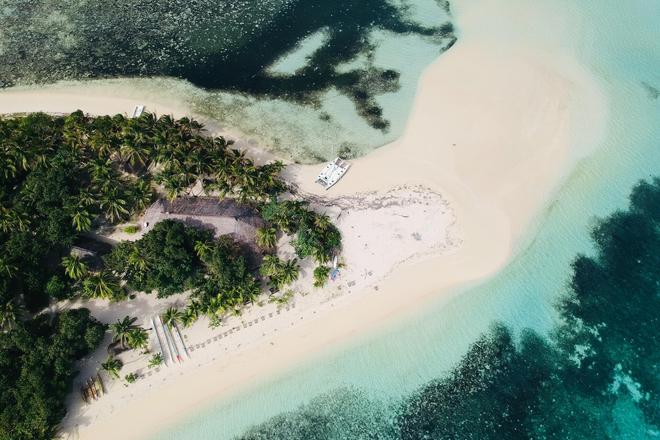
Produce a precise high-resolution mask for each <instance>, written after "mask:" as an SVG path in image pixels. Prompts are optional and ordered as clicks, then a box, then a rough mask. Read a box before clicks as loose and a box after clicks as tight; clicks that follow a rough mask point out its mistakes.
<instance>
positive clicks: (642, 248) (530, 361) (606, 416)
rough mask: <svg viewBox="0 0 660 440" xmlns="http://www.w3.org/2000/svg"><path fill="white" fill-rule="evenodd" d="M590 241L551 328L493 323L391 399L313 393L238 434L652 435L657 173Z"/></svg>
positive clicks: (658, 278) (657, 337)
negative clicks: (441, 367)
mask: <svg viewBox="0 0 660 440" xmlns="http://www.w3.org/2000/svg"><path fill="white" fill-rule="evenodd" d="M592 238H593V241H594V243H595V245H596V246H595V247H596V251H597V252H596V254H595V255H594V256H585V255H580V256H578V257H577V258H576V260H575V261H574V263H573V266H572V269H573V276H572V280H571V284H570V286H569V289H568V292H567V293H566V294H564V295H562V296H561V299H560V301H559V302H558V304H557V307H558V309H559V311H560V314H561V317H562V323H561V324H560V325H559V326H558V327H557V328H556V329H555V330H554V332H553V333H552V334H551V335H550V336H549V337H547V338H546V337H542V336H540V335H538V334H535V333H534V332H532V331H530V330H525V331H523V332H522V333H521V334H520V336H519V337H517V338H516V337H514V335H512V334H511V332H510V330H508V329H507V328H506V327H505V326H503V325H501V324H497V325H495V326H494V327H493V329H492V330H491V331H490V332H489V333H487V334H485V335H483V336H482V337H481V338H479V340H477V341H476V342H475V343H474V344H473V345H472V347H471V348H470V350H469V351H468V352H467V354H465V356H464V357H463V359H462V360H461V362H460V363H459V365H457V366H456V367H455V368H454V369H453V370H452V371H451V372H450V374H448V375H447V376H443V377H440V378H438V379H436V380H434V381H432V382H430V383H428V384H426V385H424V386H422V387H421V388H420V389H418V390H417V391H416V392H415V393H413V394H412V395H411V396H408V397H407V398H405V399H403V400H402V401H401V402H399V403H398V404H397V405H394V406H389V405H387V406H386V405H384V404H378V403H377V402H374V401H372V400H369V399H368V398H367V397H365V396H364V395H361V394H359V393H358V392H353V393H352V394H351V395H348V394H347V395H345V396H346V397H347V398H346V399H343V400H341V399H340V400H337V399H334V400H332V401H333V402H334V406H330V407H328V406H327V405H329V404H330V403H329V401H326V399H328V398H329V397H328V396H321V397H319V398H317V399H315V400H314V401H313V402H312V403H311V404H309V405H307V406H303V407H301V409H300V410H298V411H296V412H293V413H288V414H283V415H281V416H279V417H276V418H274V419H272V420H271V421H268V422H266V423H264V424H262V425H260V426H258V427H255V428H253V429H252V430H251V431H249V432H248V433H246V434H245V435H244V436H242V437H241V438H242V439H261V438H264V439H265V438H276V439H277V438H305V437H301V436H300V433H302V432H303V431H300V430H299V427H306V426H307V425H308V424H309V423H313V422H314V421H316V422H317V423H319V424H321V425H322V426H328V427H330V426H331V427H332V429H327V430H320V431H314V432H313V433H314V434H315V435H317V436H315V437H307V438H316V439H342V438H364V439H401V440H418V439H419V440H421V439H434V440H436V439H584V440H587V439H596V438H597V439H609V438H626V439H630V438H657V437H658V435H660V433H659V426H660V179H654V180H653V181H652V182H641V183H639V184H638V185H637V186H636V187H635V188H634V190H633V192H632V194H631V196H630V206H629V209H628V210H626V211H617V212H615V213H614V214H612V215H611V216H610V217H608V218H606V219H604V220H602V221H601V222H600V223H599V224H598V225H597V226H596V227H595V228H594V229H593V232H592ZM558 288H561V287H560V286H558ZM349 396H353V397H349ZM355 396H360V398H359V399H358V398H356V397H355ZM360 402H363V403H360ZM315 408H331V412H330V413H329V414H328V413H327V412H326V413H323V414H322V415H320V414H319V411H318V410H316V409H315ZM373 408H380V409H379V410H378V411H375V410H373ZM383 410H387V411H391V412H390V415H389V417H386V416H384V414H383ZM354 411H355V412H356V413H355V412H354ZM347 414H348V415H349V416H347ZM328 417H329V418H328ZM348 417H350V418H352V419H356V418H357V419H359V420H361V421H362V422H361V423H362V426H371V427H373V430H372V431H371V432H370V433H369V434H360V435H353V434H350V435H344V434H345V433H351V432H352V431H349V430H348V429H349V428H350V426H349V425H347V431H342V430H341V426H342V424H343V423H344V420H347V419H348ZM631 420H633V423H630V421H631ZM626 421H627V422H626ZM351 426H352V425H351ZM304 432H309V431H304ZM338 432H339V433H338Z"/></svg>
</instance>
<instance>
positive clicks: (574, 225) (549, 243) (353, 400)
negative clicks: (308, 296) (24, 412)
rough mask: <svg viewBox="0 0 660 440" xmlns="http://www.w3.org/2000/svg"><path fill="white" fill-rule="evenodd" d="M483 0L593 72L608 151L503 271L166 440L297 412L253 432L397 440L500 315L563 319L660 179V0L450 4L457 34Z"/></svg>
mask: <svg viewBox="0 0 660 440" xmlns="http://www.w3.org/2000/svg"><path fill="white" fill-rule="evenodd" d="M481 3H488V6H489V10H492V9H493V5H495V6H496V8H497V10H499V11H500V12H501V14H497V15H496V16H494V17H493V23H492V28H490V27H489V28H485V29H483V30H482V32H486V33H487V32H499V33H501V35H502V38H530V39H536V38H538V39H543V40H552V39H556V40H557V42H558V43H557V46H558V47H561V48H562V49H563V50H566V51H568V52H570V53H573V54H576V55H577V56H578V58H579V59H580V60H581V61H583V62H584V63H585V65H586V66H588V67H589V68H590V69H591V70H593V72H594V73H595V74H596V75H597V77H598V78H599V81H600V83H601V84H600V85H601V86H602V87H603V89H604V91H605V93H606V95H607V97H608V99H609V102H610V112H611V113H610V121H609V124H608V130H607V134H606V137H605V139H604V140H603V142H602V143H601V145H600V146H599V148H598V149H597V150H596V152H595V153H594V154H593V155H592V156H590V157H588V158H586V159H584V160H582V161H581V162H580V163H579V164H578V166H577V167H576V169H575V170H574V172H573V173H572V174H571V175H570V176H569V177H568V178H567V180H566V182H565V183H564V184H563V186H562V187H561V188H560V189H559V190H558V191H557V193H556V194H555V197H554V198H553V200H552V201H551V203H550V204H549V205H548V207H547V209H546V211H545V212H544V213H543V215H542V216H541V217H540V218H539V220H538V223H537V224H536V225H535V228H534V231H533V233H530V235H529V236H528V239H527V240H526V241H524V242H523V245H521V248H520V249H519V252H518V254H517V257H516V258H515V259H514V260H513V261H512V262H511V263H510V264H509V265H508V266H507V267H506V268H505V269H504V270H502V271H501V272H500V273H499V274H498V275H497V276H495V277H493V278H492V279H489V280H486V281H483V282H482V283H481V284H479V285H475V286H467V287H464V288H462V289H461V291H460V292H456V295H455V296H454V297H453V299H452V300H451V301H449V302H442V301H440V300H438V303H437V304H436V305H435V306H434V307H432V308H431V309H430V310H428V309H427V310H426V311H424V312H421V313H420V315H419V316H416V317H415V319H414V320H410V321H407V322H404V323H400V324H397V325H396V326H395V327H392V328H389V329H386V330H384V331H382V332H381V333H380V334H379V335H378V336H376V337H373V338H370V339H368V340H366V341H360V342H358V343H356V344H354V345H353V346H350V347H347V348H344V349H342V350H340V351H339V352H336V353H331V354H328V355H327V356H325V357H323V358H321V359H319V360H316V361H313V362H311V363H309V364H307V365H303V366H300V367H299V368H297V369H295V370H293V371H290V372H289V373H287V374H286V375H284V376H282V377H279V378H276V379H274V380H272V381H271V382H269V383H264V384H256V385H255V387H253V389H251V390H249V391H246V392H244V393H243V394H241V395H240V396H238V397H236V398H233V399H231V400H229V401H220V402H218V403H217V404H216V405H214V406H213V407H211V408H209V409H207V410H206V411H204V412H203V413H201V414H198V415H196V416H195V417H193V418H192V419H190V420H189V421H187V422H185V423H183V424H181V425H180V426H179V427H177V428H176V429H175V430H173V431H169V432H168V433H166V434H165V433H163V434H161V435H159V436H157V439H163V440H164V439H195V440H201V439H211V438H214V439H215V438H231V437H232V436H236V435H240V434H241V433H243V432H245V431H246V430H247V429H249V428H250V427H253V426H255V425H257V424H260V423H263V422H265V421H267V420H269V419H270V418H271V417H273V416H277V415H280V414H283V413H284V412H286V411H294V410H295V411H294V412H291V413H288V414H284V415H281V416H280V417H279V418H277V419H274V420H271V422H270V424H269V425H267V429H268V430H270V431H267V432H271V434H270V435H265V436H263V435H262V436H261V437H259V436H257V435H253V436H252V437H251V438H315V437H314V436H315V435H316V434H314V433H315V432H321V431H315V429H316V427H315V423H319V424H321V425H323V426H325V427H326V428H328V427H330V428H328V429H330V431H331V432H335V433H343V434H342V435H340V436H338V437H337V438H389V434H390V433H388V429H390V428H391V426H392V423H391V421H392V418H393V417H394V415H393V414H394V412H393V408H394V406H393V405H396V404H397V402H398V401H399V399H401V398H403V397H406V396H408V395H409V394H410V393H412V392H413V391H414V390H416V389H418V388H419V387H420V386H422V385H423V384H426V383H428V382H429V381H430V380H433V379H435V378H438V377H441V376H442V375H443V374H444V373H446V372H447V371H449V370H450V369H451V368H452V367H453V366H454V365H456V363H457V362H458V361H459V360H460V358H461V356H463V355H464V354H465V352H466V351H467V349H468V347H469V345H470V344H471V343H472V342H473V341H475V340H476V339H477V338H478V337H479V335H480V334H482V333H484V332H486V331H487V330H488V329H489V327H490V326H491V325H492V324H493V322H495V321H500V322H503V323H506V324H507V325H508V326H510V327H511V328H512V329H513V330H514V332H517V331H518V330H521V329H522V328H526V327H527V328H531V329H534V330H536V331H537V332H539V333H541V334H544V333H546V332H548V331H549V330H550V329H552V328H553V326H554V325H556V324H557V312H556V310H555V308H554V307H553V306H554V305H555V304H556V302H557V299H558V298H559V296H560V295H561V294H564V293H565V292H567V290H568V282H569V277H570V275H571V271H570V270H571V269H570V265H571V262H572V261H573V260H574V258H575V257H576V255H577V254H578V253H591V252H593V244H592V242H591V241H590V236H589V234H590V231H591V229H592V227H593V226H594V225H595V224H596V221H597V219H598V218H602V217H605V216H607V215H609V214H610V213H611V212H613V211H614V210H616V209H623V208H625V207H626V205H627V196H628V194H629V193H630V191H631V188H632V187H633V185H634V184H635V183H636V182H637V181H638V180H639V179H642V178H648V177H650V176H654V175H660V100H659V99H658V97H657V92H656V89H658V88H660V26H658V23H659V22H660V3H659V2H654V1H650V0H630V1H628V2H618V1H614V0H603V1H599V2H570V1H567V0H559V1H554V2H549V1H546V0H542V1H537V2H533V3H532V2H523V1H519V0H500V1H485V2H482V1H480V0H474V1H470V0H460V1H458V2H455V4H452V6H453V9H454V11H455V18H456V20H455V23H456V25H457V28H458V35H459V40H460V38H461V33H462V32H463V30H462V29H461V27H460V25H461V11H462V10H463V8H464V7H465V6H474V5H480V4H481ZM520 7H523V8H524V9H525V10H531V9H534V8H538V10H539V11H540V12H539V16H538V17H536V16H531V15H530V17H531V18H530V20H532V21H533V20H539V21H538V22H529V23H523V25H520V24H518V25H516V24H512V23H508V22H507V21H505V18H506V17H507V14H513V15H512V16H515V14H516V13H517V11H518V10H519V8H520ZM544 14H545V15H544ZM554 14H557V15H562V16H564V15H565V16H567V17H568V18H567V20H568V22H569V24H570V26H571V27H570V29H569V32H568V33H561V35H559V33H558V34H557V35H555V33H554V31H553V24H554V20H555V19H556V17H555V15H554ZM546 18H547V20H546ZM498 20H501V21H498ZM525 32H528V33H529V34H525ZM620 405H621V406H622V408H623V407H626V405H630V403H629V402H625V401H624V402H622V403H620ZM617 414H618V415H617V417H619V418H621V421H620V423H621V424H622V425H625V424H626V423H627V424H628V426H638V427H639V423H638V414H636V413H635V411H633V410H630V411H626V410H622V411H619V412H618V413H617ZM312 420H315V422H313V421H312ZM330 431H327V430H326V431H322V432H326V433H327V432H330ZM305 433H307V434H305ZM253 434H254V433H253ZM629 434H630V437H631V438H635V437H636V436H637V434H639V435H642V433H639V432H638V433H637V434H635V433H634V431H632V430H631V431H629Z"/></svg>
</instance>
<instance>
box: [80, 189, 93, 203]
mask: <svg viewBox="0 0 660 440" xmlns="http://www.w3.org/2000/svg"><path fill="white" fill-rule="evenodd" d="M96 199H97V197H96V196H95V195H94V194H92V193H91V192H90V191H88V190H86V189H82V190H80V192H79V193H78V205H80V206H91V205H94V204H95V203H96Z"/></svg>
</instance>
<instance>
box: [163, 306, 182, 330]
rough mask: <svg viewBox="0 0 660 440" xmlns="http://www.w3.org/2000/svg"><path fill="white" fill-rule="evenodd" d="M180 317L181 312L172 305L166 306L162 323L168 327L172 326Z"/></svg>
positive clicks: (178, 321)
mask: <svg viewBox="0 0 660 440" xmlns="http://www.w3.org/2000/svg"><path fill="white" fill-rule="evenodd" d="M182 319H183V312H182V311H181V310H179V309H176V308H174V307H170V308H168V309H167V310H166V311H165V313H164V314H163V323H164V324H165V325H167V326H168V327H169V328H172V327H174V325H175V324H177V323H180V322H181V320H182Z"/></svg>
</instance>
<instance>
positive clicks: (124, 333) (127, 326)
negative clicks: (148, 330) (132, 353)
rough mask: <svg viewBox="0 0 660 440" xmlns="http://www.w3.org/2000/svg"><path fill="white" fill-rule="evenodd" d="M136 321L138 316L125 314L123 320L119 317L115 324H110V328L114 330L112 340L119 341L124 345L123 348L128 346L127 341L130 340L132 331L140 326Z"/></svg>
mask: <svg viewBox="0 0 660 440" xmlns="http://www.w3.org/2000/svg"><path fill="white" fill-rule="evenodd" d="M135 321H137V318H131V317H130V316H124V319H122V320H121V321H120V320H119V319H118V320H117V322H115V323H114V324H110V330H112V341H113V342H117V341H119V344H120V345H121V346H122V348H126V343H127V342H128V339H129V335H130V334H131V331H132V330H135V329H137V328H139V327H138V326H137V325H135V324H134V322H135Z"/></svg>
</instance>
